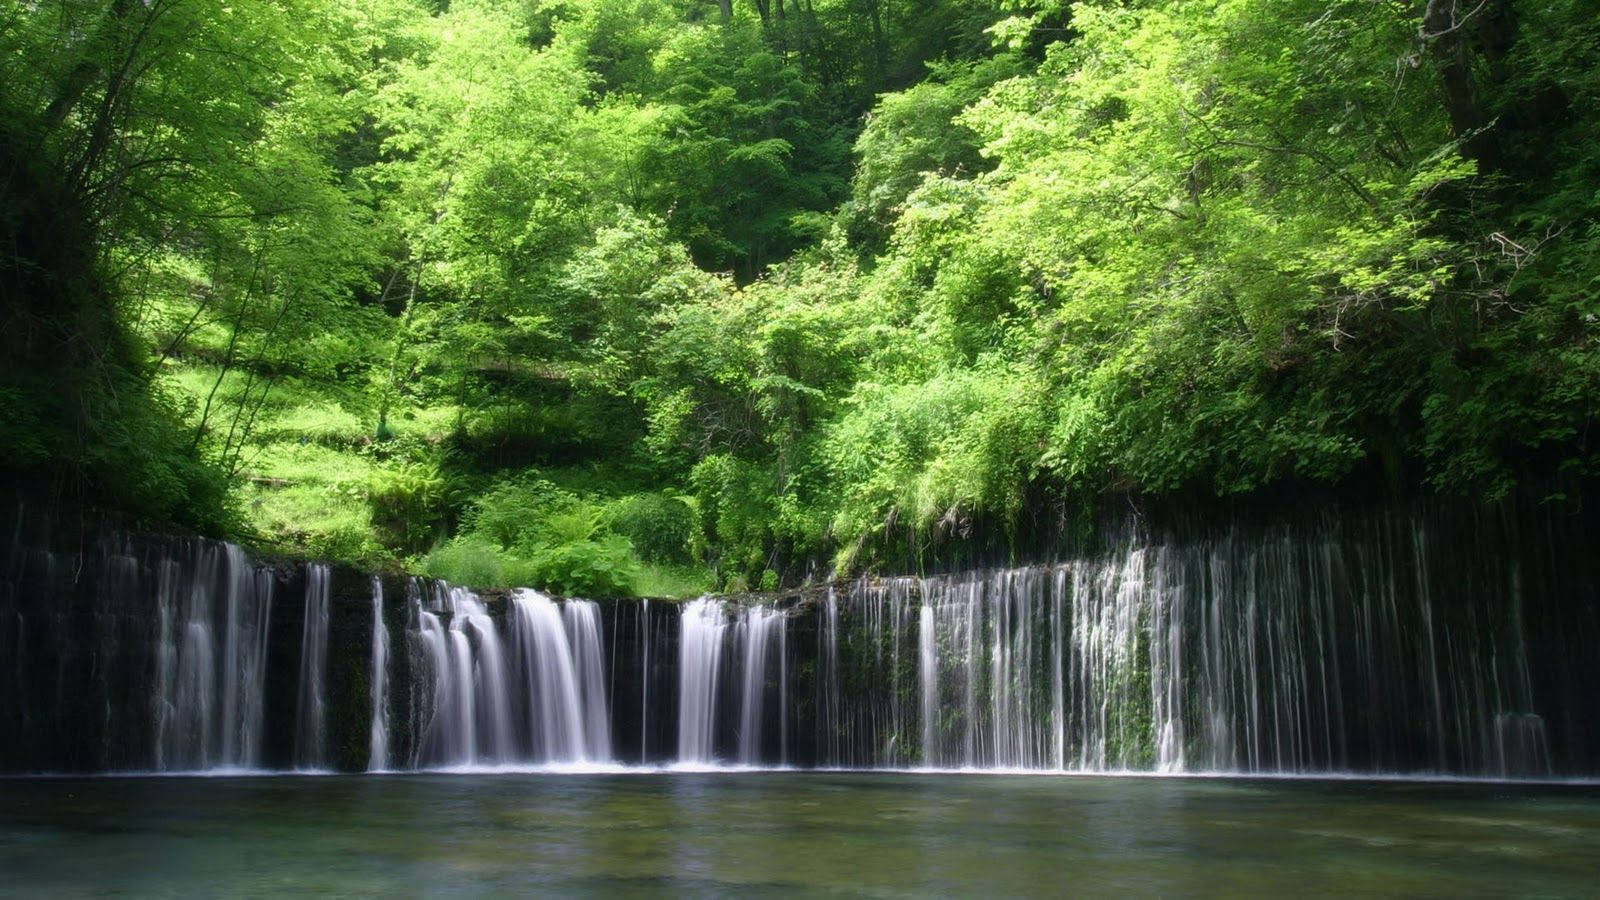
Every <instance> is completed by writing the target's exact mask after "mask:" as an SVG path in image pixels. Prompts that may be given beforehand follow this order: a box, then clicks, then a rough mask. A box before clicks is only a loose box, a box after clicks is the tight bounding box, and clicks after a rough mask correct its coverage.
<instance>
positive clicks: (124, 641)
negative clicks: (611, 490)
mask: <svg viewBox="0 0 1600 900" xmlns="http://www.w3.org/2000/svg"><path fill="white" fill-rule="evenodd" d="M1440 510H1443V511H1440ZM1452 510H1454V511H1453V512H1452ZM1586 522H1587V520H1586V519H1584V518H1582V517H1581V516H1580V515H1579V513H1578V512H1565V513H1561V514H1559V515H1557V514H1555V513H1554V512H1551V511H1549V510H1543V511H1535V512H1532V513H1530V512H1527V511H1522V512H1518V514H1517V516H1513V515H1512V514H1511V511H1508V510H1506V509H1499V510H1491V511H1489V512H1484V511H1482V510H1478V511H1473V510H1472V509H1468V510H1467V511H1466V512H1461V511H1460V510H1459V509H1456V508H1454V507H1441V508H1440V509H1437V510H1436V509H1433V508H1431V507H1430V508H1421V509H1415V508H1384V509H1379V510H1369V511H1365V512H1362V513H1360V514H1345V515H1333V514H1331V513H1330V514H1326V515H1311V514H1309V513H1308V514H1307V517H1305V518H1302V519H1298V520H1294V521H1291V522H1283V521H1276V522H1271V523H1255V524H1250V525H1242V524H1234V525H1230V526H1229V527H1225V528H1217V529H1213V530H1195V529H1190V530H1188V531H1178V532H1157V531H1152V530H1150V529H1147V528H1143V527H1128V528H1126V529H1125V530H1115V529H1111V530H1107V531H1105V532H1104V533H1102V534H1099V535H1098V536H1097V537H1096V542H1095V543H1094V544H1093V549H1092V551H1086V552H1081V553H1077V554H1075V555H1072V556H1069V557H1068V558H1065V559H1063V560H1060V561H1057V562H1052V563H1048V564H1040V565H1031V566H1018V567H1010V568H1000V569H989V570H973V571H965V572H955V573H949V574H938V575H926V576H905V577H889V578H865V577H864V578H860V579H857V580H855V581H853V582H849V583H839V584H834V585H830V586H826V587H821V588H818V589H816V590H814V591H807V592H801V593H800V594H798V595H791V596H787V597H784V598H783V599H782V600H781V601H776V602H775V601H773V600H771V599H767V598H761V599H758V600H755V601H748V602H741V600H740V598H712V597H702V598H700V599H698V600H693V601H689V602H686V603H682V604H677V603H666V604H663V603H660V602H654V601H603V602H600V603H596V602H592V601H587V600H575V599H566V600H557V599H553V598H551V597H548V596H546V595H544V594H541V593H538V592H537V591H532V590H520V591H515V592H512V593H510V594H509V595H507V594H486V595H485V596H483V597H480V596H479V595H477V594H474V593H472V592H471V591H468V590H465V589H463V588H459V587H453V586H451V585H448V584H444V583H442V582H435V581H428V580H424V579H411V580H409V581H407V582H405V583H404V596H405V599H404V601H403V602H404V613H403V617H402V616H398V615H395V613H396V611H395V610H393V609H390V610H389V611H388V612H389V614H390V615H391V616H393V621H394V622H396V623H398V622H399V621H401V619H402V618H403V620H404V623H405V626H404V630H403V632H396V633H394V634H393V635H391V633H390V630H389V628H388V627H387V624H386V623H387V622H388V621H390V620H388V619H386V618H385V612H386V611H385V598H384V593H385V587H386V585H384V584H383V582H382V581H380V580H378V579H372V580H371V582H370V585H368V587H370V595H367V594H363V593H360V592H357V591H352V590H350V589H349V588H351V587H353V585H337V586H336V585H332V584H331V581H332V579H333V578H334V577H335V576H334V573H333V572H331V571H330V569H329V567H328V566H326V565H322V564H309V565H306V566H305V567H304V568H303V569H302V570H300V571H303V573H304V575H303V585H302V584H301V583H300V582H301V580H302V578H301V576H300V574H299V572H298V571H297V572H289V573H279V572H275V571H274V570H273V569H271V568H269V567H265V566H260V565H257V564H256V563H253V562H252V561H251V560H250V559H249V557H248V556H247V555H246V554H245V553H244V551H242V550H240V549H239V548H238V547H234V546H232V545H229V544H223V543H218V542H213V541H203V540H174V539H161V538H149V537H132V536H126V535H121V536H112V537H109V538H106V539H104V540H102V541H101V542H99V543H97V544H95V545H94V550H93V553H94V554H95V556H94V557H93V558H92V559H90V558H81V559H75V558H74V557H72V556H70V555H66V554H55V553H53V552H50V551H41V550H37V549H33V548H23V549H21V550H18V549H16V548H13V549H12V551H11V552H10V554H9V555H8V556H7V558H6V567H5V569H4V570H3V571H0V646H5V647H6V648H7V649H8V651H9V652H8V659H7V664H6V665H5V666H4V667H3V669H4V671H0V716H3V719H0V720H3V721H5V722H7V723H8V727H9V729H10V732H11V734H10V735H8V739H7V740H6V741H3V742H0V770H3V771H5V772H27V771H39V770H61V771H148V770H152V769H154V770H157V771H168V772H173V771H203V770H212V771H216V770H231V769H259V768H263V767H265V768H291V767H292V768H299V769H307V768H319V769H324V768H338V769H342V770H349V769H357V768H362V767H365V768H368V769H374V770H377V769H387V768H439V767H444V768H454V767H505V766H518V765H559V766H568V765H584V766H591V765H594V764H597V763H610V762H611V761H612V760H613V759H614V758H615V757H616V755H618V752H619V750H621V751H622V753H623V754H625V755H626V756H627V757H628V760H629V762H633V761H634V759H635V756H634V748H635V746H637V749H638V754H637V759H638V760H639V761H641V762H656V761H667V762H677V763H681V764H685V765H690V766H706V765H712V764H716V763H718V762H725V763H728V764H733V765H738V766H741V767H751V766H771V765H799V766H802V767H813V766H814V767H829V768H835V767H836V768H846V769H854V768H864V769H870V768H906V767H912V766H921V767H925V768H939V769H944V768H949V769H969V768H970V769H978V770H984V769H1004V770H1012V769H1017V770H1037V771H1081V772H1107V771H1162V772H1174V773H1194V772H1225V773H1285V774H1292V773H1324V772H1337V773H1386V774H1402V775H1404V774H1453V775H1474V776H1487V777H1499V778H1524V777H1550V776H1569V775H1592V774H1594V773H1596V772H1600V724H1597V722H1600V714H1597V708H1596V702H1597V701H1596V700H1595V699H1594V694H1593V690H1592V686H1593V685H1594V684H1595V683H1600V654H1596V653H1595V652H1594V648H1595V647H1596V646H1600V621H1597V620H1596V618H1595V616H1594V613H1593V610H1594V608H1595V602H1596V600H1597V599H1600V561H1597V560H1596V559H1594V558H1592V554H1587V553H1586V549H1587V547H1588V546H1589V541H1588V539H1587V534H1589V533H1590V532H1589V531H1588V530H1586V525H1585V523H1586ZM282 584H293V585H295V587H294V590H296V591H300V590H302V589H303V592H304V605H303V607H302V608H301V609H299V610H294V609H291V611H290V612H289V613H288V614H287V615H284V614H283V607H282V602H281V599H276V605H277V606H278V612H279V615H278V617H277V619H274V617H273V610H274V604H275V592H280V593H281V591H282V590H283V588H282V587H281V586H278V585H282ZM336 587H339V588H342V590H338V591H335V590H334V588H336ZM390 590H391V591H392V590H393V588H390ZM369 596H370V599H369ZM358 598H359V599H358ZM393 602H394V601H393V599H392V598H391V600H390V604H391V606H392V605H393ZM346 604H350V605H349V606H347V605H346ZM357 606H359V614H357ZM602 610H603V611H604V612H603V613H602ZM603 625H606V626H609V627H602V626H603ZM397 628H398V625H397ZM392 640H393V641H396V642H397V643H391V641H392ZM368 678H370V680H364V679H368ZM674 738H675V740H674ZM636 741H637V744H636V743H635V742H636ZM363 747H365V751H363V750H362V748H363ZM352 757H359V758H352Z"/></svg>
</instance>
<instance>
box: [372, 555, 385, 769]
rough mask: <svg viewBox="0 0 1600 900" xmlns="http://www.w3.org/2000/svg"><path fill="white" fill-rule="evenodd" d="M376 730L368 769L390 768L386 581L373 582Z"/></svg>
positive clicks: (373, 670)
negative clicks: (384, 584)
mask: <svg viewBox="0 0 1600 900" xmlns="http://www.w3.org/2000/svg"><path fill="white" fill-rule="evenodd" d="M371 671H372V682H371V685H372V729H371V738H370V740H369V742H368V748H369V749H368V753H367V769H368V771H373V772H381V771H383V770H384V769H387V768H389V626H388V625H386V624H384V621H383V581H382V580H381V579H379V578H377V577H376V576H374V577H373V579H372V669H371Z"/></svg>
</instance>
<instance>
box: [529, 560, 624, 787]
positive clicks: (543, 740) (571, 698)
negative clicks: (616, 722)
mask: <svg viewBox="0 0 1600 900" xmlns="http://www.w3.org/2000/svg"><path fill="white" fill-rule="evenodd" d="M511 609H512V622H511V629H512V631H511V634H512V652H513V655H514V656H515V657H516V659H517V661H518V669H517V671H518V673H519V681H520V685H521V689H522V696H523V699H524V704H525V705H524V709H525V713H526V716H527V722H528V733H529V735H530V737H531V739H532V746H531V748H530V749H531V752H532V756H531V758H532V759H534V760H536V761H539V762H554V763H576V762H587V761H589V760H591V759H594V758H601V757H600V754H604V755H606V756H609V753H610V747H609V743H610V740H609V735H607V736H606V737H605V739H604V743H605V744H606V745H607V746H605V747H604V748H601V747H595V753H593V754H592V753H591V751H590V741H591V738H596V739H597V740H598V738H599V735H592V734H591V732H590V729H588V728H586V727H585V717H584V698H583V690H582V688H581V687H580V684H579V674H578V673H579V666H578V664H577V662H576V661H575V660H574V654H573V646H572V642H571V641H570V640H569V638H568V636H567V629H566V626H565V624H564V623H563V622H562V617H561V611H560V610H559V609H558V608H557V607H556V603H555V601H554V600H551V599H550V598H549V597H547V596H545V595H544V594H541V593H539V592H538V591H531V590H519V591H517V592H516V593H515V594H514V595H513V596H512V598H511ZM598 649H599V648H598V644H596V645H594V646H593V647H590V648H585V650H586V653H588V652H592V653H595V654H597V653H598ZM593 664H594V666H595V667H596V669H595V672H594V676H595V678H596V679H598V678H599V673H598V665H599V661H598V659H595V660H593ZM596 688H598V685H596ZM602 701H603V697H602Z"/></svg>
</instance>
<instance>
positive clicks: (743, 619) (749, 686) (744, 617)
mask: <svg viewBox="0 0 1600 900" xmlns="http://www.w3.org/2000/svg"><path fill="white" fill-rule="evenodd" d="M784 621H785V619H784V615H783V614H782V613H781V612H778V611H777V610H775V609H772V608H770V607H766V606H753V607H748V608H746V609H743V610H740V614H739V621H738V625H737V626H736V628H737V632H738V635H739V639H740V641H741V642H742V643H743V644H744V653H743V655H742V658H741V660H740V674H741V677H740V692H739V696H740V702H739V762H740V763H742V764H744V765H747V766H749V765H755V764H757V763H759V762H761V761H762V757H761V749H762V740H761V737H762V730H763V726H764V725H765V721H764V719H763V717H762V713H763V711H764V707H765V704H766V698H767V651H768V649H769V648H770V647H771V645H772V643H773V638H774V637H781V636H782V634H783V631H784ZM778 701H779V707H780V708H784V707H786V706H787V704H788V698H787V696H786V695H785V692H784V690H783V687H782V685H781V684H780V686H779V691H778Z"/></svg>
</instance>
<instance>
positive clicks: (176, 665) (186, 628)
mask: <svg viewBox="0 0 1600 900" xmlns="http://www.w3.org/2000/svg"><path fill="white" fill-rule="evenodd" d="M185 557H187V558H185ZM108 566H111V567H114V568H115V569H117V570H121V571H123V572H124V573H125V574H124V576H123V577H120V578H108V579H107V580H106V581H105V586H106V588H107V589H110V590H112V591H114V592H118V593H121V592H127V591H137V590H138V579H137V577H136V575H135V574H134V573H135V572H136V570H137V560H136V559H135V557H134V554H133V551H132V549H131V548H123V549H122V550H121V551H119V552H114V553H112V554H109V555H108ZM156 569H157V573H158V574H157V584H156V588H155V591H154V594H155V603H156V623H157V624H156V635H157V638H156V651H155V665H154V670H155V678H154V681H153V690H152V695H151V705H152V708H153V712H154V716H153V718H154V741H153V743H154V753H153V756H154V764H155V768H156V769H157V770H158V771H188V770H200V769H207V768H212V767H224V768H241V769H246V768H254V767H255V766H257V765H259V763H260V756H261V741H262V737H263V717H264V706H263V703H264V694H265V682H266V664H267V626H268V620H269V617H270V616H271V610H272V578H271V571H270V570H257V569H256V568H255V567H254V566H253V565H251V564H250V561H249V560H248V559H247V558H246V557H245V555H244V551H242V550H240V549H239V548H238V547H236V546H234V545H232V544H217V543H212V542H196V543H194V544H192V545H191V548H190V550H189V552H188V553H187V554H180V555H174V556H171V557H167V558H163V559H161V560H159V561H158V562H157V563H156ZM219 594H220V595H221V599H222V604H221V608H220V609H218V606H217V604H216V603H215V598H216V597H217V596H218V595H219ZM125 602H127V601H126V599H125V598H122V597H108V598H106V603H105V605H106V606H107V607H108V608H109V607H113V606H118V605H121V604H122V603H125ZM218 632H220V633H221V638H222V640H221V643H222V648H221V652H220V653H219V652H218V648H217V635H218ZM107 674H108V676H109V672H108V673H107ZM107 693H108V694H109V689H108V688H107ZM109 712H110V711H109V709H108V710H107V715H109Z"/></svg>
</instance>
